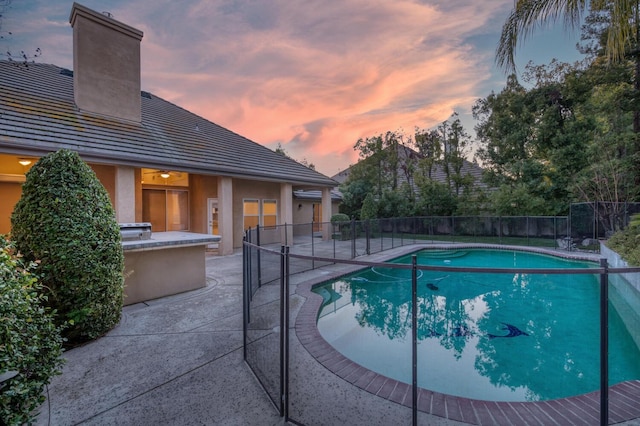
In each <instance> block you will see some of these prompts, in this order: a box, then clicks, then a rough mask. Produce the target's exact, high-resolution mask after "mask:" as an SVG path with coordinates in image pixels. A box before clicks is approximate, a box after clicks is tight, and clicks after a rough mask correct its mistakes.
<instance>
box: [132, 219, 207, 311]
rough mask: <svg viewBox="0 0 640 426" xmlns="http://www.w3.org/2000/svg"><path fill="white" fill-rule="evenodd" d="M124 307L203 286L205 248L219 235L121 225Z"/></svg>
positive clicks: (143, 225)
mask: <svg viewBox="0 0 640 426" xmlns="http://www.w3.org/2000/svg"><path fill="white" fill-rule="evenodd" d="M120 229H121V234H122V248H123V251H124V275H125V281H124V285H125V287H124V294H125V297H124V304H125V305H132V304H134V303H139V302H143V301H145V300H151V299H157V298H159V297H164V296H169V295H172V294H178V293H182V292H185V291H189V290H194V289H197V288H201V287H204V286H205V285H206V268H205V254H206V249H207V246H209V245H210V244H214V243H217V242H219V241H220V236H219V235H209V234H196V233H192V232H183V231H172V232H155V233H153V235H151V226H150V224H146V223H134V224H121V225H120Z"/></svg>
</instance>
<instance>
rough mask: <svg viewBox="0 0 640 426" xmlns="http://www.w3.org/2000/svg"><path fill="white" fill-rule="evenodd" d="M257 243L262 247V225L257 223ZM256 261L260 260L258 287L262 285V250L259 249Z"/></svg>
mask: <svg viewBox="0 0 640 426" xmlns="http://www.w3.org/2000/svg"><path fill="white" fill-rule="evenodd" d="M256 245H257V246H258V247H260V225H256ZM256 261H257V262H258V288H260V287H262V263H261V262H260V250H258V253H257V256H256Z"/></svg>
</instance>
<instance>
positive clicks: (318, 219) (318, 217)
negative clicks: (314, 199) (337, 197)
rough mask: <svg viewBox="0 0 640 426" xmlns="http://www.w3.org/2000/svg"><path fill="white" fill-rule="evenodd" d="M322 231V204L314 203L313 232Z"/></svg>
mask: <svg viewBox="0 0 640 426" xmlns="http://www.w3.org/2000/svg"><path fill="white" fill-rule="evenodd" d="M320 231H322V204H315V203H314V204H313V232H320Z"/></svg>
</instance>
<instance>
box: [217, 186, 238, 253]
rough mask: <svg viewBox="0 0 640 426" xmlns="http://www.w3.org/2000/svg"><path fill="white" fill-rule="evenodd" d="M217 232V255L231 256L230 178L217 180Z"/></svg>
mask: <svg viewBox="0 0 640 426" xmlns="http://www.w3.org/2000/svg"><path fill="white" fill-rule="evenodd" d="M239 220H242V217H240V219H239ZM218 231H219V232H220V236H221V238H222V239H221V240H220V243H219V244H218V254H219V255H221V256H227V255H230V254H233V179H231V178H230V177H219V178H218Z"/></svg>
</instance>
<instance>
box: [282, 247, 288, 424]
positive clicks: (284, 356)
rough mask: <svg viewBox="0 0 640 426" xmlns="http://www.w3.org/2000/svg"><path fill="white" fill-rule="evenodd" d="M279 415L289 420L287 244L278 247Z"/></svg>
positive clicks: (286, 420)
mask: <svg viewBox="0 0 640 426" xmlns="http://www.w3.org/2000/svg"><path fill="white" fill-rule="evenodd" d="M280 253H281V256H280V415H281V416H283V417H284V420H285V422H288V421H289V246H282V247H281V248H280Z"/></svg>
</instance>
